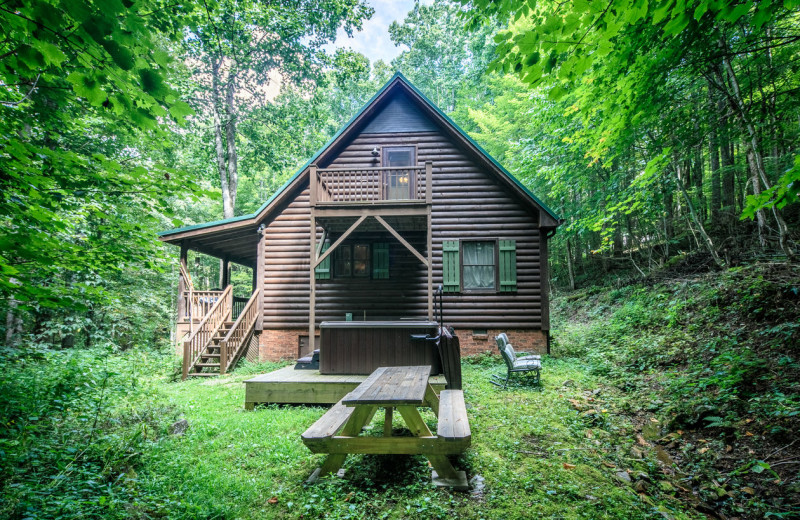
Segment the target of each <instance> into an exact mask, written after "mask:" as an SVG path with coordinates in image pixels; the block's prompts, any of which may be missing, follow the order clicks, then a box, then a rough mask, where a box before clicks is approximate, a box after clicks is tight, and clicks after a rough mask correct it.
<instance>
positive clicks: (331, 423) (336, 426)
mask: <svg viewBox="0 0 800 520" xmlns="http://www.w3.org/2000/svg"><path fill="white" fill-rule="evenodd" d="M354 411H355V408H353V407H350V406H345V405H343V404H342V402H341V401H339V402H338V403H336V404H335V405H333V406H331V409H330V410H328V411H327V412H325V415H323V416H322V417H320V418H319V419H317V422H315V423H314V424H312V425H311V427H310V428H309V429H307V430H306V431H305V432H303V435H301V437H302V439H303V443H304V444H305V445H306V446H308V449H310V450H311V451H312V452H313V453H322V452H323V450H324V448H325V446H326V444H327V441H328V440H329V439H330V438H331V437H333V436H334V435H336V433H337V432H338V431H339V430H341V429H342V426H344V423H346V422H347V420H348V419H350V416H351V415H353V412H354Z"/></svg>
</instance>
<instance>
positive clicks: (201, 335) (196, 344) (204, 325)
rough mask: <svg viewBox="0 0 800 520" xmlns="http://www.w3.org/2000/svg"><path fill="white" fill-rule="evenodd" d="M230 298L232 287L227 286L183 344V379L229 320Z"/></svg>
mask: <svg viewBox="0 0 800 520" xmlns="http://www.w3.org/2000/svg"><path fill="white" fill-rule="evenodd" d="M232 296H233V286H231V285H229V286H228V287H227V288H226V289H225V290H224V291H222V293H221V294H220V296H219V297H218V298H217V300H216V301H215V302H214V304H213V305H212V306H211V308H210V309H209V311H208V314H206V315H205V317H204V318H203V319H202V321H201V322H200V323H199V324H198V325H197V328H196V329H195V330H194V331H193V332H192V334H191V335H190V336H189V339H187V340H186V341H184V342H183V379H186V378H187V377H188V376H189V368H190V367H192V366H194V364H195V363H197V361H198V359H199V358H200V355H201V354H202V353H203V352H204V351H205V350H206V347H207V346H208V345H209V344H211V340H212V339H213V338H214V335H215V334H217V332H219V329H220V327H222V324H223V323H225V321H227V320H229V319H230V316H231V311H232V307H233V302H232Z"/></svg>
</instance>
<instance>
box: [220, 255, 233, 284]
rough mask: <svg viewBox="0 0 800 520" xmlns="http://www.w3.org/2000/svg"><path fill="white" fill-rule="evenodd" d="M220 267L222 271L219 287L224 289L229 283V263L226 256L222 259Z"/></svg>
mask: <svg viewBox="0 0 800 520" xmlns="http://www.w3.org/2000/svg"><path fill="white" fill-rule="evenodd" d="M220 269H221V271H222V272H221V273H220V285H221V287H220V289H222V290H223V291H224V290H225V288H226V287H227V286H228V285H230V283H231V264H230V261H229V260H228V259H227V258H223V259H222V263H221V264H220Z"/></svg>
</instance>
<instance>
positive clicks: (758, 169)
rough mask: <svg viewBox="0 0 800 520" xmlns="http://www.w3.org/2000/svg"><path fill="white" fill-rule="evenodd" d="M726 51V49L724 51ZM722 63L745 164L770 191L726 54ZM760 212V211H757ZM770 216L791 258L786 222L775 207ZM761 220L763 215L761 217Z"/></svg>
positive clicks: (759, 147)
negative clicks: (743, 143)
mask: <svg viewBox="0 0 800 520" xmlns="http://www.w3.org/2000/svg"><path fill="white" fill-rule="evenodd" d="M721 44H723V45H724V44H725V41H724V40H721ZM725 50H727V49H725ZM722 63H723V65H724V66H725V72H726V73H727V75H728V79H729V80H730V84H731V91H730V92H727V96H728V102H729V103H730V105H731V109H732V110H733V112H734V114H736V117H737V119H738V120H739V123H740V124H741V126H742V130H743V131H744V132H745V135H747V136H748V138H749V139H748V140H747V141H746V145H747V153H746V155H747V162H748V164H749V166H750V170H751V171H752V172H753V173H754V177H755V182H754V186H755V184H757V181H758V179H760V180H761V183H762V184H763V186H764V189H767V190H768V189H770V187H771V183H770V182H769V179H768V178H767V171H766V169H765V168H764V158H763V155H762V154H761V145H760V143H759V138H758V133H757V132H756V128H755V125H754V124H753V122H752V121H751V120H750V116H749V115H748V113H747V110H746V107H745V104H744V100H743V99H742V93H741V89H740V88H739V81H738V79H737V78H736V73H735V72H734V70H733V67H732V66H731V60H730V57H729V56H728V55H727V54H724V56H723V58H722ZM759 211H761V210H759ZM762 213H763V212H762ZM772 215H773V217H775V222H776V223H777V224H778V243H779V244H780V247H781V249H782V250H783V252H784V253H786V256H788V257H789V258H792V257H793V256H794V255H793V252H792V250H791V249H790V248H789V244H788V243H787V242H786V238H787V235H788V231H789V230H788V227H787V226H786V222H785V221H784V220H783V217H782V216H781V214H780V212H779V211H778V209H777V208H775V206H773V207H772ZM762 218H763V215H762ZM758 225H759V233H761V232H762V222H761V220H759V224H758Z"/></svg>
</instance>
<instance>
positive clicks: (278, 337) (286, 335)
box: [258, 329, 308, 361]
mask: <svg viewBox="0 0 800 520" xmlns="http://www.w3.org/2000/svg"><path fill="white" fill-rule="evenodd" d="M300 336H308V329H264V330H263V331H261V336H259V338H258V359H259V360H261V361H281V360H285V359H290V360H295V359H297V354H298V352H299V351H300Z"/></svg>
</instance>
